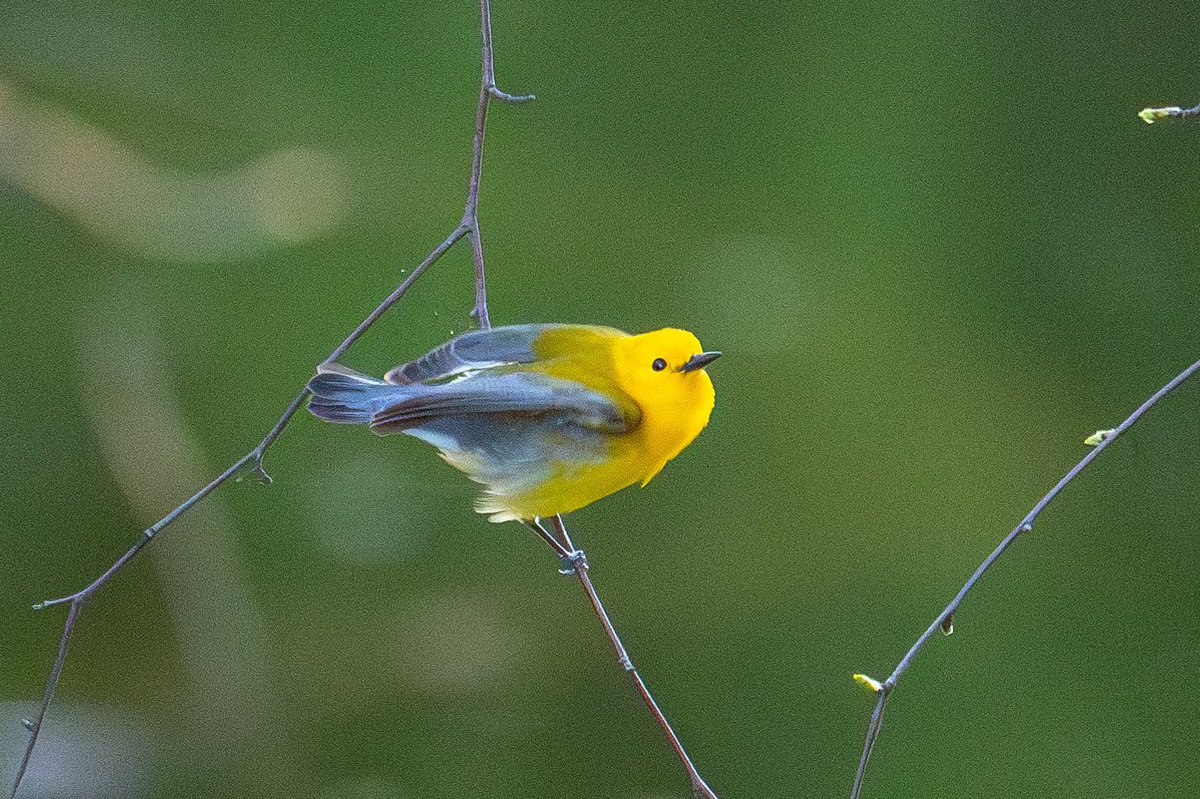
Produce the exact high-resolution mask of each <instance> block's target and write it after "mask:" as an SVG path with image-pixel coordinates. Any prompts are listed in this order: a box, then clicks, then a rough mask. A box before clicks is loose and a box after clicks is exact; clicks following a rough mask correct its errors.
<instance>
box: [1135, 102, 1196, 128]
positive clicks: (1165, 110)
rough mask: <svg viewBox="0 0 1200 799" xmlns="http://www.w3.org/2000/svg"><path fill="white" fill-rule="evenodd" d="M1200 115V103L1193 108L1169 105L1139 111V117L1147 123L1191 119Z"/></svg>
mask: <svg viewBox="0 0 1200 799" xmlns="http://www.w3.org/2000/svg"><path fill="white" fill-rule="evenodd" d="M1196 116H1200V105H1196V106H1193V107H1191V108H1180V107H1179V106H1177V105H1168V106H1164V107H1162V108H1143V109H1142V110H1141V111H1138V118H1139V119H1141V120H1142V121H1143V122H1145V123H1146V124H1147V125H1153V124H1154V123H1155V122H1168V121H1172V120H1178V119H1191V118H1192V117H1196Z"/></svg>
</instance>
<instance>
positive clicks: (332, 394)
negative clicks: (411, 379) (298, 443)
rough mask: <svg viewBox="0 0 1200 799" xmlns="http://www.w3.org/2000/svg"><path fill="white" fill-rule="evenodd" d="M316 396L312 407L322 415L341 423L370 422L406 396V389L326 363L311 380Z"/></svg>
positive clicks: (331, 420) (309, 409) (309, 405)
mask: <svg viewBox="0 0 1200 799" xmlns="http://www.w3.org/2000/svg"><path fill="white" fill-rule="evenodd" d="M308 390H309V391H311V392H312V399H311V400H310V401H309V403H308V411H309V413H311V414H312V415H313V416H315V417H317V418H318V419H323V420H325V421H326V422H336V423H338V424H368V423H370V421H371V417H372V416H374V415H375V414H376V413H378V412H379V411H381V410H383V409H384V408H386V407H387V406H389V405H392V404H393V403H395V402H397V401H398V400H400V399H402V398H403V397H404V396H405V394H406V390H405V389H404V388H402V387H400V386H394V385H392V384H391V383H387V382H384V381H383V380H377V379H375V378H374V377H368V376H367V375H364V374H361V373H359V372H356V371H354V370H353V369H350V368H347V367H345V366H342V365H341V364H340V363H333V362H329V363H323V364H321V365H320V366H318V367H317V376H316V377H314V378H313V379H312V380H309V381H308Z"/></svg>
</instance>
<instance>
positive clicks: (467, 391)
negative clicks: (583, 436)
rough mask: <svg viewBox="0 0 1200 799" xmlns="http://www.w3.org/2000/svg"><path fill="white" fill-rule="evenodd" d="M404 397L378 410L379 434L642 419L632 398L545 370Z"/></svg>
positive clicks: (619, 425) (412, 390)
mask: <svg viewBox="0 0 1200 799" xmlns="http://www.w3.org/2000/svg"><path fill="white" fill-rule="evenodd" d="M406 388H407V389H408V390H407V392H406V394H407V395H406V396H404V397H403V398H402V399H399V400H398V401H397V402H395V403H393V404H391V405H389V406H387V407H385V408H382V409H381V410H379V411H377V412H376V413H375V414H374V416H373V417H372V418H371V429H372V430H373V431H374V432H376V433H379V434H381V435H386V434H389V433H402V432H408V431H409V430H410V429H411V428H417V427H421V426H423V425H426V424H429V423H431V422H438V423H439V427H442V428H443V429H445V428H446V427H447V423H448V424H449V428H450V429H452V428H453V423H454V420H457V419H462V420H464V421H470V422H472V423H473V424H474V425H475V426H478V424H480V423H481V422H486V421H488V420H491V423H492V424H493V425H495V426H500V427H502V426H504V425H505V424H506V423H511V422H512V420H513V419H515V418H530V417H537V418H541V419H543V420H549V421H550V422H552V423H553V424H555V425H557V426H559V427H564V428H566V427H571V426H575V427H581V428H586V429H589V430H592V431H596V432H600V433H608V434H619V433H625V432H629V431H630V430H632V429H634V428H635V427H637V425H638V423H639V422H640V421H641V418H640V416H641V415H640V413H638V411H637V407H636V406H635V405H634V404H633V403H632V402H620V401H618V400H616V399H613V398H610V397H606V396H605V395H603V394H600V393H598V392H596V391H592V390H591V389H589V388H587V387H585V386H582V385H580V384H578V383H574V382H570V381H566V380H559V379H556V378H553V377H547V376H546V375H541V374H531V373H528V372H516V373H509V374H497V375H490V374H482V375H479V376H475V377H470V378H467V379H462V380H455V381H452V382H449V383H437V384H434V385H410V386H407V387H406Z"/></svg>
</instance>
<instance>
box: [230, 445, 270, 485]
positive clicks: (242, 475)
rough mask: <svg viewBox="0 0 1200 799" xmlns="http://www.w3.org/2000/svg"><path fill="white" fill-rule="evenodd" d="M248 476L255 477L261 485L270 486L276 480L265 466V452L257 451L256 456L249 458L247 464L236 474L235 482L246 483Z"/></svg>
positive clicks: (255, 480)
mask: <svg viewBox="0 0 1200 799" xmlns="http://www.w3.org/2000/svg"><path fill="white" fill-rule="evenodd" d="M247 477H250V478H253V479H254V482H256V483H258V484H259V485H265V486H269V485H271V483H273V482H274V480H272V479H271V475H269V474H267V470H266V469H265V468H264V467H263V453H261V452H255V453H254V457H252V458H251V459H250V460H248V461H247V462H246V465H245V466H243V467H242V468H241V469H239V470H238V473H237V474H236V475H234V478H233V482H235V483H244V482H246V478H247Z"/></svg>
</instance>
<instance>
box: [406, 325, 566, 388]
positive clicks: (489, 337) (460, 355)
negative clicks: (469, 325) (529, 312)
mask: <svg viewBox="0 0 1200 799" xmlns="http://www.w3.org/2000/svg"><path fill="white" fill-rule="evenodd" d="M559 326H560V325H511V326H508V327H494V328H492V329H490V330H472V331H471V332H470V333H464V334H462V335H461V336H456V337H455V338H452V339H450V340H449V341H447V342H446V343H445V344H443V345H441V346H440V347H437V348H436V349H433V350H430V351H429V352H427V353H426V354H424V355H422V356H421V357H420V358H417V359H416V360H415V361H410V362H408V363H406V364H401V365H400V366H397V367H395V368H394V369H390V370H388V373H387V374H386V375H384V380H386V381H387V382H389V383H392V384H394V385H397V386H406V385H411V384H413V383H427V382H429V381H431V380H441V379H442V378H446V377H453V376H454V375H458V374H462V373H463V372H470V371H475V370H477V369H488V368H491V367H494V366H500V365H502V364H508V363H532V362H533V361H534V360H536V356H535V355H534V354H533V342H534V341H535V340H536V339H537V337H538V336H540V335H541V334H542V333H543V332H544V331H545V330H546V329H548V328H551V327H559Z"/></svg>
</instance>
